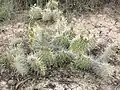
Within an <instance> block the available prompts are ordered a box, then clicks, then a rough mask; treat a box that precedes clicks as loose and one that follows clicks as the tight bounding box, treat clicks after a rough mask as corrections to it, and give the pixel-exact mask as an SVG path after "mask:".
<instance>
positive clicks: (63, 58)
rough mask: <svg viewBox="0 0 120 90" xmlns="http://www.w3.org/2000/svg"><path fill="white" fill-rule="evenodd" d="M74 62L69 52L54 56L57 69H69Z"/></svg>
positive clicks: (58, 53) (59, 52)
mask: <svg viewBox="0 0 120 90" xmlns="http://www.w3.org/2000/svg"><path fill="white" fill-rule="evenodd" d="M73 60H74V58H73V55H72V54H71V53H69V52H67V51H63V50H62V51H58V52H56V53H55V55H54V63H55V67H58V68H67V67H68V66H70V65H71V64H72V61H73Z"/></svg>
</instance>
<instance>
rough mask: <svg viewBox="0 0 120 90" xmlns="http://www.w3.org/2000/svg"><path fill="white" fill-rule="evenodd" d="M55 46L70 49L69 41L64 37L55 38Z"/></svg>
mask: <svg viewBox="0 0 120 90" xmlns="http://www.w3.org/2000/svg"><path fill="white" fill-rule="evenodd" d="M52 44H53V46H55V47H58V48H64V49H68V48H69V46H70V42H69V39H68V38H66V37H64V36H58V37H55V38H54V39H53V41H52Z"/></svg>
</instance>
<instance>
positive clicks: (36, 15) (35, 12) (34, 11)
mask: <svg viewBox="0 0 120 90" xmlns="http://www.w3.org/2000/svg"><path fill="white" fill-rule="evenodd" d="M41 12H42V9H41V8H40V7H38V6H35V5H34V6H33V7H31V9H30V11H29V16H30V18H31V19H35V20H37V19H41V18H42V14H41Z"/></svg>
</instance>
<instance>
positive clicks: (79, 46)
mask: <svg viewBox="0 0 120 90" xmlns="http://www.w3.org/2000/svg"><path fill="white" fill-rule="evenodd" d="M88 42H89V41H88V40H87V39H84V38H83V37H80V38H75V39H73V40H72V42H71V44H70V47H69V49H70V50H72V51H73V52H75V53H78V54H82V53H84V51H85V49H86V47H87V44H88Z"/></svg>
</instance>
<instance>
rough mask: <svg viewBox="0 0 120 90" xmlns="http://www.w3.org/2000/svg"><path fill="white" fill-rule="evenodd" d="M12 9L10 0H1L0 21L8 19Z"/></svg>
mask: <svg viewBox="0 0 120 90" xmlns="http://www.w3.org/2000/svg"><path fill="white" fill-rule="evenodd" d="M12 11H13V3H12V0H11V1H9V0H1V3H0V22H3V21H5V20H8V19H10V18H11V13H12Z"/></svg>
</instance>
